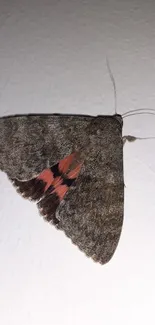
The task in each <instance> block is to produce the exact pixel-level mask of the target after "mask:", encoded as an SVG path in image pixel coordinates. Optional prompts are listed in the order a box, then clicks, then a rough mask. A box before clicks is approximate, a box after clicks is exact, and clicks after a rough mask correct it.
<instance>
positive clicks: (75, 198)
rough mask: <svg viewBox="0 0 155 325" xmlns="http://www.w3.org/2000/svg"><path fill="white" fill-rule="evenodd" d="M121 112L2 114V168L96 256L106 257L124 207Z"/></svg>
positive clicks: (47, 217)
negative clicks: (111, 113) (106, 113)
mask: <svg viewBox="0 0 155 325" xmlns="http://www.w3.org/2000/svg"><path fill="white" fill-rule="evenodd" d="M122 126H123V120H122V117H121V115H118V114H116V115H113V116H96V117H93V116H80V115H57V114H53V115H19V116H8V117H3V118H0V139H1V141H0V169H1V170H2V171H3V172H5V173H6V174H7V175H8V178H9V179H10V181H11V182H12V184H13V185H14V186H15V187H16V189H17V192H18V193H20V194H21V195H22V196H23V197H24V198H27V199H30V200H33V201H36V203H37V206H38V208H39V211H40V214H41V215H42V216H43V217H44V219H45V220H46V221H48V222H49V223H51V224H53V225H54V226H55V227H56V228H57V229H59V230H63V231H64V233H65V234H66V235H67V236H68V237H69V238H70V239H71V241H72V242H73V243H74V244H75V245H77V246H78V247H79V248H80V250H81V251H83V252H84V253H85V254H86V255H87V256H89V257H91V258H92V259H93V260H94V261H96V262H99V263H101V264H105V263H107V262H108V261H109V260H110V259H111V257H112V256H113V254H114V252H115V250H116V247H117V244H118V241H119V238H120V234H121V229H122V223H123V208H124V180H123V138H122Z"/></svg>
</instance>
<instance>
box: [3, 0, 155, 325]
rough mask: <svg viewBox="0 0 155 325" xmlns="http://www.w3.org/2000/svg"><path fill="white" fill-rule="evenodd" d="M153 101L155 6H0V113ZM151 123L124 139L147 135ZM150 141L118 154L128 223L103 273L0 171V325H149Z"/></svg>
mask: <svg viewBox="0 0 155 325" xmlns="http://www.w3.org/2000/svg"><path fill="white" fill-rule="evenodd" d="M106 55H107V56H108V57H109V61H110V65H111V68H112V70H113V74H114V77H115V80H116V85H117V99H118V112H119V113H123V112H126V111H128V110H130V109H134V108H135V109H136V108H137V109H139V108H143V107H149V108H154V103H155V91H154V85H155V2H154V1H153V0H152V1H151V0H150V1H143V2H142V1H140V0H137V1H136V0H131V1H123V0H122V1H121V0H118V1H115V0H111V1H102V0H100V1H99V0H98V1H97V0H89V1H84V0H83V1H82V0H81V1H76V0H72V1H71V0H60V1H56V0H55V1H54V0H53V1H52V0H44V1H37V0H27V1H24V0H22V1H20V0H12V1H6V0H1V4H0V115H1V116H3V115H9V114H17V113H22V114H23V113H25V114H26V113H33V112H35V113H37V112H38V113H43V112H45V113H52V112H63V113H64V112H67V113H68V112H71V113H86V114H93V115H97V114H107V113H108V114H113V113H114V103H113V88H112V84H111V81H110V78H109V75H108V72H107V67H106ZM154 126H155V116H144V115H142V116H140V115H138V116H133V117H130V118H128V119H126V120H125V121H124V134H128V133H130V134H133V135H138V136H144V137H145V136H151V135H153V136H155V127H154ZM154 148H155V140H147V141H137V142H135V143H131V144H128V143H127V144H126V145H125V148H124V169H125V171H124V173H125V185H126V188H125V213H124V226H123V232H122V236H121V240H120V242H119V246H118V249H117V251H116V253H115V255H114V257H113V259H112V260H111V262H110V263H108V264H107V265H105V266H100V265H98V264H95V263H93V262H92V261H91V260H89V259H87V258H86V257H85V256H84V254H82V253H81V252H80V251H79V250H78V249H77V248H76V247H75V246H73V245H71V242H70V240H69V239H67V238H66V237H65V236H64V235H63V233H60V232H58V231H56V230H55V229H54V228H52V227H51V226H49V225H48V224H46V223H45V222H44V221H43V220H42V219H41V218H40V217H39V214H38V211H37V208H36V206H35V204H32V203H30V202H28V201H25V200H24V199H22V198H21V197H20V196H18V195H17V194H16V192H15V190H14V188H13V187H12V186H11V184H10V183H9V181H8V180H7V177H6V175H4V174H3V173H0V191H1V196H0V323H1V324H3V325H13V324H15V325H21V324H22V325H51V324H53V325H79V324H81V325H86V324H89V325H92V324H93V325H96V324H97V325H101V324H102V325H103V324H106V325H111V324H119V325H124V324H126V325H128V324H132V325H134V324H141V325H142V324H149V325H152V324H155V313H154V301H155V276H154V274H155V204H154V195H155V150H154Z"/></svg>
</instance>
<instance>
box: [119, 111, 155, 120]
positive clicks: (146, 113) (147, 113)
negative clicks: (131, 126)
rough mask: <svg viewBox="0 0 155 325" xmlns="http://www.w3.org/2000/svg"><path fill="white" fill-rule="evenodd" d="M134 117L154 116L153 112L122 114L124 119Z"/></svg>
mask: <svg viewBox="0 0 155 325" xmlns="http://www.w3.org/2000/svg"><path fill="white" fill-rule="evenodd" d="M135 115H155V112H138V113H131V114H127V115H124V114H123V115H122V118H123V119H125V118H126V117H130V116H135Z"/></svg>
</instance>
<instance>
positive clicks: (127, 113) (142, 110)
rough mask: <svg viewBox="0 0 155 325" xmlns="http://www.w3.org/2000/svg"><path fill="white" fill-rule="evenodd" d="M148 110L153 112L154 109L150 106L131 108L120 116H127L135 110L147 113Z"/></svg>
mask: <svg viewBox="0 0 155 325" xmlns="http://www.w3.org/2000/svg"><path fill="white" fill-rule="evenodd" d="M149 111H150V112H155V109H152V108H138V109H133V110H130V111H127V112H125V113H123V114H122V117H125V116H128V115H130V114H133V113H136V112H145V113H148V112H149ZM135 115H136V114H135Z"/></svg>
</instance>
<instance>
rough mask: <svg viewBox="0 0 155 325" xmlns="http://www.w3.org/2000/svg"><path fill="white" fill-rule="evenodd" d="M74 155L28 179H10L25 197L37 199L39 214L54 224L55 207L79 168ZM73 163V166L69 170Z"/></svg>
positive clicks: (32, 199) (55, 223)
mask: <svg viewBox="0 0 155 325" xmlns="http://www.w3.org/2000/svg"><path fill="white" fill-rule="evenodd" d="M75 157H76V155H75V154H74V153H72V154H71V155H69V156H67V157H65V158H64V159H62V160H60V161H59V162H58V163H57V164H56V165H54V166H52V167H51V168H48V169H45V170H43V171H42V173H40V174H39V175H38V176H37V177H35V178H33V179H31V180H29V181H19V180H17V179H10V180H11V182H12V184H13V185H14V186H15V188H16V190H17V192H18V193H19V194H21V195H22V196H23V197H24V198H25V199H29V200H31V201H37V205H38V208H39V211H40V214H41V215H42V216H43V217H44V219H45V220H46V221H48V222H50V223H52V224H54V225H57V224H58V223H59V221H58V219H57V218H56V216H55V214H56V209H57V207H58V205H59V204H60V202H61V200H62V199H63V198H64V196H65V195H66V193H67V191H68V190H69V188H70V186H71V185H72V184H73V183H74V182H75V180H76V178H77V177H78V175H79V173H80V170H81V164H79V162H76V159H75ZM73 163H74V165H75V168H73V169H72V170H71V171H69V168H70V166H71V165H72V164H73ZM64 175H66V177H65V178H64Z"/></svg>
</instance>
